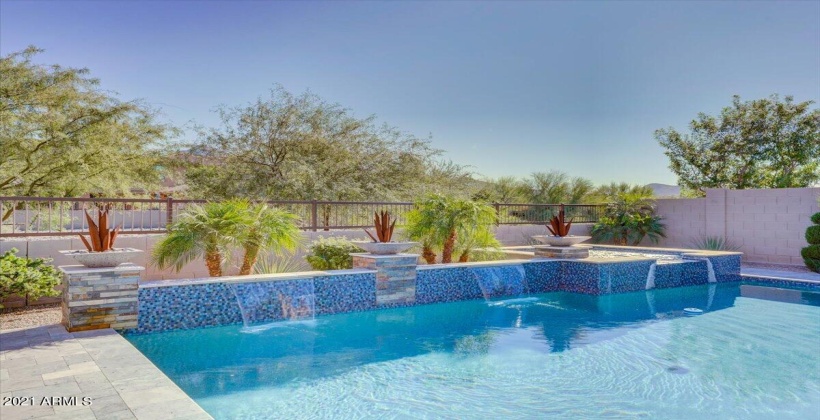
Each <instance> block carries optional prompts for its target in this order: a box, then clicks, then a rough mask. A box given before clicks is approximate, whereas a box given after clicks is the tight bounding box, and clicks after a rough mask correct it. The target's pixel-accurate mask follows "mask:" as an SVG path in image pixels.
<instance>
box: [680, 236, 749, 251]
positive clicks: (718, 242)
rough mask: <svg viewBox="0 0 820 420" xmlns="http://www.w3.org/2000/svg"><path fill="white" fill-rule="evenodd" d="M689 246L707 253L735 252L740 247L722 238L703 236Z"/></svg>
mask: <svg viewBox="0 0 820 420" xmlns="http://www.w3.org/2000/svg"><path fill="white" fill-rule="evenodd" d="M689 245H690V246H691V247H692V248H695V249H705V250H708V251H737V250H739V249H740V246H738V245H737V244H735V243H734V242H732V241H730V240H729V239H726V238H724V237H722V236H704V237H701V238H699V239H696V240H693V241H692V242H691V243H690V244H689Z"/></svg>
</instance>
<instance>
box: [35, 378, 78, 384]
mask: <svg viewBox="0 0 820 420" xmlns="http://www.w3.org/2000/svg"><path fill="white" fill-rule="evenodd" d="M69 382H76V381H75V380H74V377H73V376H63V377H61V378H54V379H43V383H44V384H46V386H49V385H57V384H66V383H69Z"/></svg>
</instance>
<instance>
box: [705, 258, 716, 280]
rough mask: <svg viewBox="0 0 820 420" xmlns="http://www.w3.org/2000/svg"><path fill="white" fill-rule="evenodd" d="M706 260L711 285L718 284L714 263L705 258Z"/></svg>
mask: <svg viewBox="0 0 820 420" xmlns="http://www.w3.org/2000/svg"><path fill="white" fill-rule="evenodd" d="M704 259H705V260H706V269H707V270H708V271H709V283H717V277H715V267H714V266H712V261H711V260H710V259H709V258H704Z"/></svg>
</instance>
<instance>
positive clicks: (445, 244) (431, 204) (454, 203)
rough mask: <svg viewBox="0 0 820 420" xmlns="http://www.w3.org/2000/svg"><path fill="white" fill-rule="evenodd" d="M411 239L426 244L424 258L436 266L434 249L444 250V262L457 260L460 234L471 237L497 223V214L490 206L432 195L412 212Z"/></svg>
mask: <svg viewBox="0 0 820 420" xmlns="http://www.w3.org/2000/svg"><path fill="white" fill-rule="evenodd" d="M408 213H409V214H408V215H407V221H408V225H407V228H406V232H407V235H408V236H409V237H410V238H411V239H413V240H417V241H419V242H421V243H422V257H424V259H425V260H426V261H427V262H428V263H430V264H432V263H434V262H435V253H434V252H433V249H434V248H437V247H440V249H441V262H442V263H445V264H446V263H450V262H452V260H453V252H454V251H455V246H456V241H457V240H458V237H459V233H460V232H461V234H462V235H470V234H472V233H473V232H474V231H475V230H476V229H483V228H486V227H489V226H490V225H492V224H493V223H495V217H496V214H495V210H494V209H493V207H492V206H490V205H488V204H486V203H480V202H475V201H471V200H459V199H454V198H452V197H447V196H443V195H439V194H432V195H429V196H427V197H426V198H424V199H423V200H421V201H420V202H418V203H416V207H415V208H414V209H413V210H411V211H410V212H408Z"/></svg>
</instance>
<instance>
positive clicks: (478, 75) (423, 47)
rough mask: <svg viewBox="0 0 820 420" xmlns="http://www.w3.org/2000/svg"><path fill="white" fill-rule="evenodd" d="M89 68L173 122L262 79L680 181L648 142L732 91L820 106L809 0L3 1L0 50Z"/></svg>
mask: <svg viewBox="0 0 820 420" xmlns="http://www.w3.org/2000/svg"><path fill="white" fill-rule="evenodd" d="M27 45H36V46H38V47H41V48H44V49H46V53H45V54H43V55H42V56H41V61H42V62H43V63H49V64H51V63H57V64H61V65H64V66H75V67H88V68H89V69H90V70H91V71H92V74H93V75H94V76H96V77H99V78H100V79H101V80H102V85H103V87H104V88H106V89H110V90H113V91H116V92H118V93H119V94H120V97H121V98H122V99H134V98H143V99H145V100H146V101H147V102H149V103H151V104H153V105H155V106H157V107H160V108H162V110H163V112H164V113H165V115H166V117H167V118H168V119H169V120H170V121H171V122H173V123H174V124H177V125H180V126H183V125H185V124H187V123H189V122H190V121H193V122H196V123H199V124H203V125H206V126H209V125H215V124H216V122H217V121H216V116H215V115H214V114H213V113H212V110H213V108H214V107H215V106H216V105H219V104H226V105H241V104H245V103H247V102H250V101H252V100H254V99H255V98H256V97H258V96H260V95H264V94H265V93H266V91H267V89H269V88H270V87H272V86H273V85H274V84H275V83H280V84H282V85H283V86H284V87H285V88H286V89H288V90H290V91H292V92H295V93H299V92H302V91H304V90H305V89H308V88H309V89H311V90H312V91H313V92H315V93H317V94H318V95H320V96H321V97H323V98H324V99H326V100H329V101H333V102H338V103H340V104H342V105H344V106H346V107H349V108H351V109H352V110H353V111H354V112H355V113H356V115H358V116H362V117H363V116H367V115H370V114H376V115H377V117H378V118H379V120H380V121H383V122H387V123H389V124H391V125H394V126H397V127H399V128H400V129H402V130H403V131H407V132H410V133H414V134H416V135H419V136H426V135H427V134H432V136H433V143H434V145H435V146H436V147H439V148H442V149H445V150H447V151H448V153H447V157H448V158H450V159H452V160H453V161H455V162H458V163H462V164H469V165H473V167H474V169H475V171H476V172H478V173H480V174H482V175H486V176H493V177H495V176H501V175H518V176H526V175H528V174H529V173H531V172H534V171H546V170H553V169H555V170H561V171H564V172H567V173H569V174H571V175H581V176H585V177H588V178H590V179H592V180H593V181H595V182H597V183H602V182H610V181H625V182H630V183H642V184H643V183H649V182H662V183H671V184H673V183H675V177H674V175H673V174H672V173H671V172H670V171H669V170H668V169H667V165H668V163H667V158H666V157H665V156H664V155H663V150H662V149H661V147H660V146H658V145H657V144H656V142H655V140H654V138H653V136H652V133H653V131H654V130H655V129H657V128H662V127H669V126H673V127H676V128H679V129H685V128H686V125H687V124H688V122H689V121H690V120H691V119H692V118H694V117H695V116H696V115H697V113H698V112H707V113H717V112H718V111H719V110H720V108H721V107H723V106H726V105H728V104H729V103H730V101H731V96H732V95H733V94H739V95H741V96H742V97H743V98H745V99H753V98H760V97H765V96H768V95H769V94H771V93H780V94H781V95H787V94H790V95H794V96H795V99H797V100H814V101H820V2H809V1H806V2H725V3H723V2H679V3H675V2H634V3H630V2H614V1H613V2H579V3H563V2H523V3H492V2H442V3H437V2H415V3H414V2H406V3H398V2H390V3H387V2H328V3H321V2H299V3H297V2H250V1H236V2H199V1H182V2H160V1H155V2H136V1H134V2H127V1H112V2H103V1H96V2H79V1H77V2H72V1H62V2H46V1H35V2H22V1H19V2H18V1H5V0H4V1H2V2H0V53H2V54H3V55H6V54H8V53H10V52H13V51H18V50H21V49H23V48H25V47H26V46H27Z"/></svg>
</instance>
